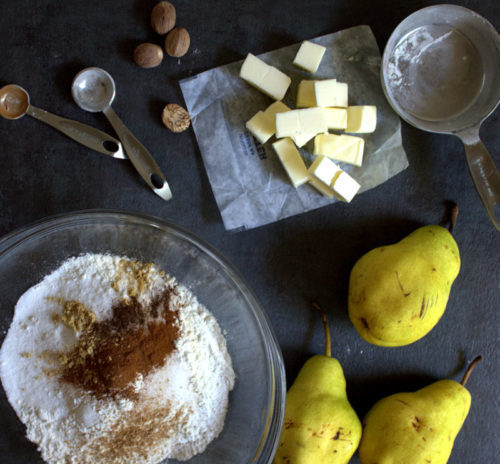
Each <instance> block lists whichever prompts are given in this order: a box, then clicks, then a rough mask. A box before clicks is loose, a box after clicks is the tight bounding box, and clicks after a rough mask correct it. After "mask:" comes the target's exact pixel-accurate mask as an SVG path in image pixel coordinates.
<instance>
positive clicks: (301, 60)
mask: <svg viewBox="0 0 500 464" xmlns="http://www.w3.org/2000/svg"><path fill="white" fill-rule="evenodd" d="M325 51H326V48H325V47H323V46H322V45H318V44H315V43H312V42H309V41H307V40H304V42H302V44H301V45H300V48H299V51H298V52H297V55H296V56H295V59H294V60H293V64H294V65H295V66H298V67H299V68H302V69H305V70H306V71H309V72H310V73H315V72H316V71H317V70H318V67H319V64H320V63H321V60H322V59H323V55H324V54H325Z"/></svg>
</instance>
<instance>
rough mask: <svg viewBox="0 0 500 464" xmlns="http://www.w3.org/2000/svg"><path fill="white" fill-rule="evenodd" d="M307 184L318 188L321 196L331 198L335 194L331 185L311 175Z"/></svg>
mask: <svg viewBox="0 0 500 464" xmlns="http://www.w3.org/2000/svg"><path fill="white" fill-rule="evenodd" d="M309 184H311V185H312V186H313V187H314V188H315V189H316V190H318V191H319V192H320V193H321V194H322V195H323V196H325V197H326V198H333V197H334V196H335V192H334V191H333V189H332V188H331V187H329V186H328V185H326V184H324V183H323V182H321V181H320V180H319V179H317V178H316V177H311V178H310V179H309Z"/></svg>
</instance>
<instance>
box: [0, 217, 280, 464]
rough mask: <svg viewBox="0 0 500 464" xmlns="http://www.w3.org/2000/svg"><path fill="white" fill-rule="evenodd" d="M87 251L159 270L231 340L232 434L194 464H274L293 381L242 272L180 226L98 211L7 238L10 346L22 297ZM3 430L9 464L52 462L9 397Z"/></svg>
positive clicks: (2, 331) (1, 405)
mask: <svg viewBox="0 0 500 464" xmlns="http://www.w3.org/2000/svg"><path fill="white" fill-rule="evenodd" d="M84 253H110V254H115V255H122V256H127V257H129V258H133V259H138V260H141V261H146V262H154V263H156V264H157V265H158V266H159V267H160V268H162V269H163V270H164V271H165V272H167V273H169V274H171V275H173V276H175V277H176V278H177V280H178V281H179V282H180V283H182V284H183V285H185V286H186V287H188V288H189V289H190V290H191V291H192V292H193V293H194V295H196V296H197V298H198V300H199V301H200V302H201V303H202V304H204V305H205V306H206V307H207V308H208V309H209V311H211V312H212V314H213V315H214V316H215V317H216V319H217V321H218V322H219V324H220V326H221V328H222V330H223V331H224V332H225V334H226V340H227V346H228V350H229V353H230V354H231V358H232V361H233V367H234V370H235V373H236V384H235V388H234V390H233V391H232V392H231V393H230V397H229V409H228V413H227V416H226V421H225V425H224V429H223V431H222V432H221V434H220V435H219V437H218V438H217V439H216V440H214V441H213V442H212V443H211V444H210V445H209V446H208V448H207V449H206V450H205V452H204V453H202V454H200V455H198V456H195V457H193V458H192V459H191V460H190V461H189V462H190V463H192V464H209V463H211V464H213V463H219V464H223V463H231V464H240V463H241V464H243V463H262V464H264V463H271V461H272V458H273V455H274V451H275V449H276V446H277V444H278V439H279V435H280V431H281V426H282V423H283V415H284V406H285V393H286V383H285V372H284V367H283V360H282V357H281V352H280V349H279V347H278V344H277V341H276V338H275V336H274V334H273V331H272V329H271V327H270V323H269V320H268V318H267V316H266V314H265V312H264V311H263V309H262V307H261V306H260V304H259V303H258V302H257V299H256V298H255V296H254V295H253V293H252V291H251V290H250V289H249V288H248V286H247V284H246V283H245V282H244V280H243V279H242V277H241V276H240V274H239V273H238V271H236V270H235V268H234V267H233V266H232V265H231V264H230V263H229V262H228V261H227V260H226V259H225V258H224V257H223V256H222V255H221V254H220V253H218V252H217V251H216V250H214V249H213V248H212V247H211V246H210V245H208V244H206V243H204V242H203V241H202V240H200V239H198V238H196V237H195V236H193V235H192V234H190V233H189V232H187V231H185V230H182V229H181V228H179V227H177V226H175V225H173V224H169V223H167V222H165V221H163V220H160V219H157V218H154V217H149V216H145V215H142V214H136V213H133V214H132V213H128V212H123V211H105V210H92V211H82V212H76V213H71V214H65V215H61V216H57V217H53V218H49V219H46V220H44V221H41V222H38V223H36V224H34V225H31V226H28V227H26V228H23V229H20V230H17V231H15V232H13V233H11V234H9V235H7V236H5V237H4V238H2V239H0V295H1V298H0V342H3V339H4V338H5V335H6V332H7V330H8V328H9V325H10V321H11V319H12V315H13V309H14V307H15V304H16V302H17V300H18V298H19V297H20V296H21V295H22V294H23V293H24V292H25V291H26V290H27V289H28V288H30V287H31V286H33V285H34V284H36V283H38V282H40V281H41V280H42V278H43V277H44V276H45V275H47V274H48V273H50V272H52V271H54V270H55V269H56V268H57V267H59V266H60V265H61V264H62V263H63V262H64V261H65V260H66V259H68V258H69V257H72V256H78V255H80V254H84ZM0 429H1V430H2V433H1V434H0V456H2V460H1V461H2V463H3V464H14V463H15V464H19V463H20V462H22V463H24V464H31V463H41V462H42V459H41V457H40V456H39V454H38V452H37V451H36V447H35V446H34V445H31V444H30V443H29V442H28V440H27V439H26V438H25V435H24V426H23V425H22V424H21V422H20V421H19V420H18V419H17V416H16V415H15V413H14V411H13V409H12V408H11V407H10V405H9V403H8V401H7V399H6V396H5V393H4V392H3V389H2V393H1V396H0ZM169 462H176V461H173V460H169Z"/></svg>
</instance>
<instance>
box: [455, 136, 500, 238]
mask: <svg viewBox="0 0 500 464" xmlns="http://www.w3.org/2000/svg"><path fill="white" fill-rule="evenodd" d="M458 136H459V137H460V138H461V139H462V142H463V143H464V145H465V155H466V157H467V163H468V164H469V169H470V173H471V175H472V179H473V180H474V184H475V185H476V189H477V191H478V193H479V197H480V198H481V201H482V202H483V205H484V207H485V209H486V212H487V213H488V215H489V217H490V219H491V221H492V222H493V224H494V225H495V227H496V229H497V230H499V231H500V219H499V218H498V216H497V215H496V213H495V205H498V204H500V174H499V173H498V170H497V168H496V166H495V163H494V162H493V160H492V159H491V156H490V154H489V153H488V150H487V149H486V147H485V146H484V145H483V142H481V140H480V139H479V128H477V129H476V130H475V131H474V132H473V133H469V134H458Z"/></svg>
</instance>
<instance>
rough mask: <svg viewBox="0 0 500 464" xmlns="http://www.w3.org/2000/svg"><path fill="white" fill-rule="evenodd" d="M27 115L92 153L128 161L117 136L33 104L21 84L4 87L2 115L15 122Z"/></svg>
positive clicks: (0, 97) (0, 92)
mask: <svg viewBox="0 0 500 464" xmlns="http://www.w3.org/2000/svg"><path fill="white" fill-rule="evenodd" d="M25 114H27V115H28V116H31V117H33V118H35V119H38V120H40V121H42V122H44V123H46V124H48V125H49V126H52V127H53V128H54V129H57V130H58V131H60V132H62V133H63V134H64V135H67V136H68V137H70V138H71V139H73V140H75V141H76V142H78V143H81V144H82V145H84V146H86V147H88V148H90V149H92V150H95V151H98V152H99V153H104V154H105V155H109V156H112V157H113V158H121V159H125V158H126V156H125V153H124V152H123V149H122V144H121V143H120V141H119V140H117V139H115V138H114V137H111V136H109V135H108V134H106V133H105V132H102V131H100V130H98V129H95V128H93V127H91V126H87V125H86V124H83V123H81V122H78V121H73V120H71V119H66V118H62V117H61V116H57V115H55V114H52V113H49V112H48V111H45V110H41V109H40V108H37V107H35V106H33V105H31V104H30V97H29V95H28V92H26V90H24V89H23V88H22V87H20V86H19V85H16V84H9V85H6V86H4V87H2V88H1V89H0V115H1V116H2V117H4V118H5V119H11V120H14V119H19V118H22V117H23V116H24V115H25Z"/></svg>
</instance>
